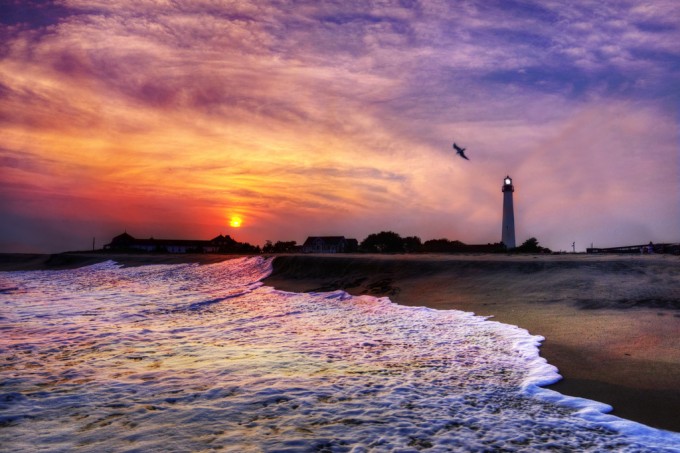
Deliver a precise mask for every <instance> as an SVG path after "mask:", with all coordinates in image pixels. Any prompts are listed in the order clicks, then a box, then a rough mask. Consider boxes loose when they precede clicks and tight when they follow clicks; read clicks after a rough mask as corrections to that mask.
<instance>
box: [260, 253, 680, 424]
mask: <svg viewBox="0 0 680 453" xmlns="http://www.w3.org/2000/svg"><path fill="white" fill-rule="evenodd" d="M265 283H266V284H268V285H272V286H274V287H276V288H280V289H283V290H288V291H297V292H300V291H324V290H331V289H338V288H342V289H345V290H346V291H348V292H350V293H352V294H371V295H375V296H389V297H390V299H391V300H392V301H394V302H396V303H399V304H404V305H424V306H428V307H431V308H436V309H459V310H465V311H470V312H474V313H476V314H478V315H484V316H493V319H494V320H497V321H500V322H504V323H509V324H514V325H518V326H520V327H523V328H525V329H527V330H528V331H529V332H531V333H532V334H535V335H541V336H544V337H545V338H546V340H545V342H544V343H543V346H542V347H541V355H542V356H543V357H545V358H546V359H547V360H548V361H549V363H551V364H553V365H555V366H556V367H557V368H558V369H559V370H560V374H561V375H562V376H563V377H564V379H563V380H562V381H561V382H559V383H557V384H555V385H553V386H552V387H551V388H553V389H555V390H557V391H559V392H561V393H564V394H568V395H573V396H580V397H585V398H589V399H593V400H597V401H601V402H605V403H607V404H610V405H612V406H613V407H614V411H613V414H615V415H618V416H621V417H623V418H627V419H631V420H636V421H639V422H642V423H644V424H647V425H650V426H654V427H657V428H663V429H667V430H671V431H680V417H678V412H677V408H678V407H680V388H679V387H678V382H680V344H679V342H678V338H679V337H680V257H676V256H669V255H656V256H655V255H652V256H638V255H633V256H623V255H602V256H588V255H550V256H505V255H479V256H473V255H469V256H462V255H461V256H452V255H396V256H383V255H380V256H377V255H376V256H365V255H357V256H352V257H346V256H344V257H343V256H339V255H336V256H286V257H283V256H282V257H278V258H276V260H275V261H274V272H273V274H272V276H271V277H270V278H268V279H267V280H265Z"/></svg>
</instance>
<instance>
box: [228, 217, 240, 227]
mask: <svg viewBox="0 0 680 453" xmlns="http://www.w3.org/2000/svg"><path fill="white" fill-rule="evenodd" d="M242 222H243V220H241V218H240V217H232V218H231V221H230V222H229V226H231V227H234V228H239V227H240V226H241V223H242Z"/></svg>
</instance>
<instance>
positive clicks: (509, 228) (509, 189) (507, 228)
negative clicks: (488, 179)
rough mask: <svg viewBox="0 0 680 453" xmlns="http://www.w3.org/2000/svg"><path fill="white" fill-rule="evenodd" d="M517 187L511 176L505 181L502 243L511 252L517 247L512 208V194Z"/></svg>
mask: <svg viewBox="0 0 680 453" xmlns="http://www.w3.org/2000/svg"><path fill="white" fill-rule="evenodd" d="M514 191H515V187H514V186H513V185H512V179H511V178H510V176H506V177H505V179H503V232H502V234H501V238H502V239H501V242H503V244H504V245H505V247H506V248H507V249H508V250H510V249H514V248H515V247H516V245H515V211H514V209H513V206H512V193H513V192H514Z"/></svg>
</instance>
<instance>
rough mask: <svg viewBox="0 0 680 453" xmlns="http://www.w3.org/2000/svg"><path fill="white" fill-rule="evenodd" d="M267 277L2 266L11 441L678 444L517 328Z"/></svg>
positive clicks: (584, 447) (270, 445)
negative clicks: (562, 389)
mask: <svg viewBox="0 0 680 453" xmlns="http://www.w3.org/2000/svg"><path fill="white" fill-rule="evenodd" d="M270 271H271V261H270V260H266V259H263V258H259V257H257V258H243V259H234V260H229V261H225V262H222V263H219V264H211V265H203V266H198V265H192V264H184V265H151V266H143V267H135V268H122V267H120V266H118V265H117V264H115V263H113V262H107V263H102V264H97V265H94V266H89V267H85V268H80V269H75V270H63V271H32V272H5V273H0V449H1V450H2V451H13V452H14V451H26V452H34V451H50V452H53V451H64V452H67V451H96V452H98V453H99V452H108V451H116V452H122V451H131V452H132V451H139V452H142V451H143V452H148V451H210V450H219V449H222V450H224V451H230V452H251V451H252V452H259V451H266V452H306V451H310V452H368V451H375V452H386V451H395V452H397V451H398V452H416V451H433V452H439V451H545V450H556V451H680V435H678V434H675V433H671V432H668V431H660V430H655V429H652V428H649V427H646V426H643V425H640V424H637V423H634V422H630V421H626V420H622V419H619V418H616V417H613V416H610V415H605V414H604V413H603V412H606V410H607V406H605V405H602V404H599V403H595V402H592V401H588V400H582V399H576V398H570V397H565V396H562V395H560V394H558V393H556V392H553V391H550V390H546V389H542V388H540V387H539V385H543V384H547V383H551V382H554V381H555V380H557V379H559V375H558V374H557V370H556V369H555V368H554V367H552V366H550V365H548V364H547V363H546V362H545V361H544V360H543V359H542V358H541V357H540V356H539V354H538V346H539V344H540V341H541V340H542V338H540V337H537V336H532V335H530V334H529V333H528V332H527V331H525V330H523V329H520V328H518V327H514V326H509V325H505V324H501V323H497V322H492V321H489V320H487V319H485V318H482V317H478V316H474V315H473V314H471V313H465V312H461V311H455V310H447V311H440V310H432V309H427V308H414V307H404V306H399V305H396V304H393V303H391V302H390V301H389V300H388V299H387V298H373V297H368V296H361V297H353V296H350V295H348V294H346V293H344V292H340V291H337V292H329V293H316V294H295V293H287V292H282V291H277V290H274V289H273V288H270V287H266V286H263V285H262V283H261V280H262V279H263V278H264V277H265V276H266V275H268V273H269V272H270ZM426 302H427V300H423V304H425V303H426Z"/></svg>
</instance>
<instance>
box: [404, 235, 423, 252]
mask: <svg viewBox="0 0 680 453" xmlns="http://www.w3.org/2000/svg"><path fill="white" fill-rule="evenodd" d="M403 247H404V251H405V252H406V253H414V252H420V250H421V249H422V247H423V243H422V242H421V241H420V238H419V237H418V236H408V237H405V238H404V240H403Z"/></svg>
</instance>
